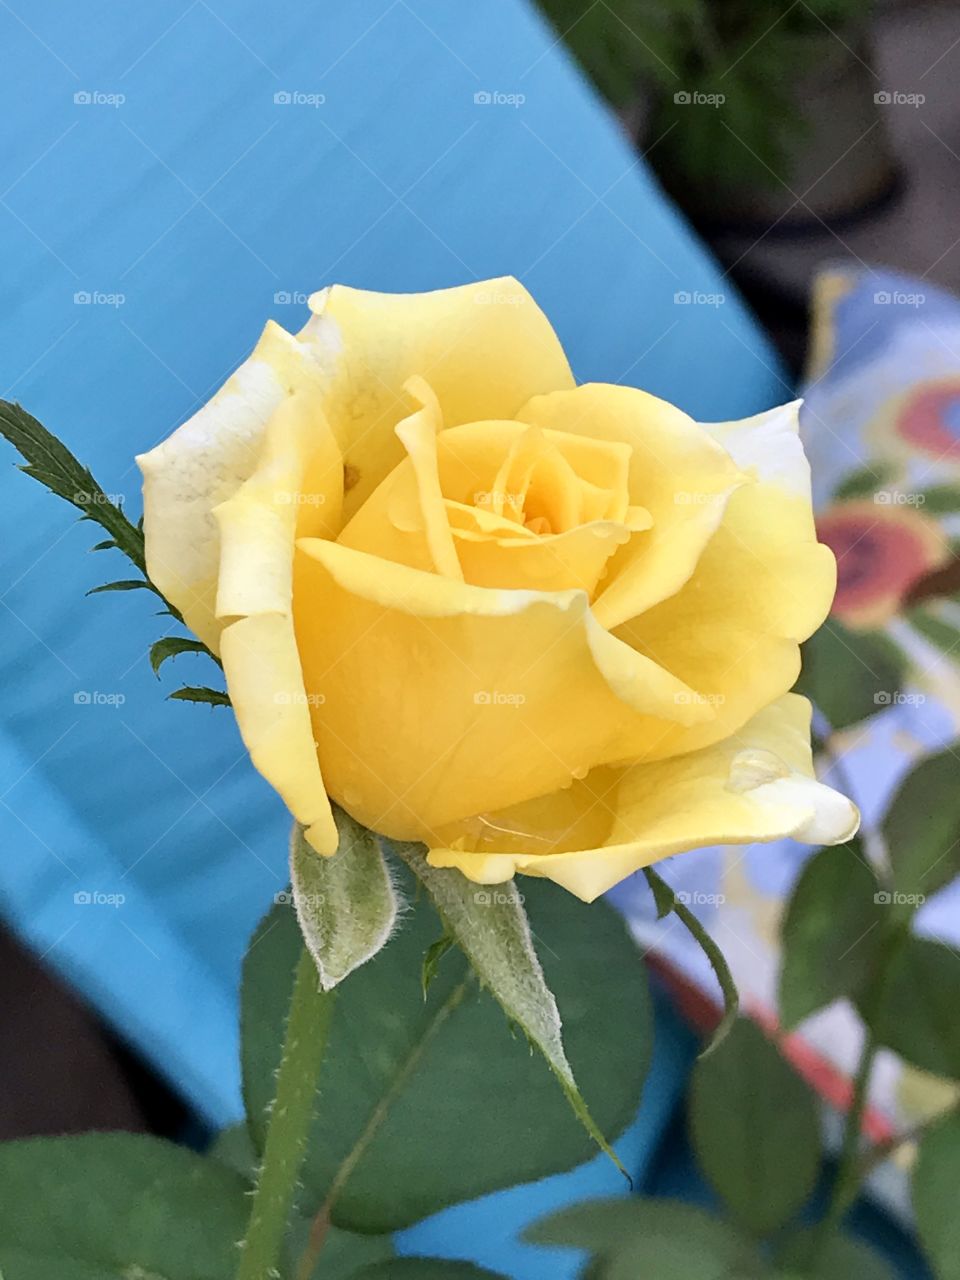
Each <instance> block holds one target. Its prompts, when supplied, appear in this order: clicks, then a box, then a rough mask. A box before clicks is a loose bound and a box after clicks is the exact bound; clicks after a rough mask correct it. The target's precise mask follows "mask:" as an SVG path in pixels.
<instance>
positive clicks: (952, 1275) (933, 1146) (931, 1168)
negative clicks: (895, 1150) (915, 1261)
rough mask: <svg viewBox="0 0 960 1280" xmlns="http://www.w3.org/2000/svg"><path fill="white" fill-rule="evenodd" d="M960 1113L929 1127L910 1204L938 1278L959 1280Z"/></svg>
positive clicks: (924, 1139) (916, 1172) (920, 1154)
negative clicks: (959, 1190) (958, 1190)
mask: <svg viewBox="0 0 960 1280" xmlns="http://www.w3.org/2000/svg"><path fill="white" fill-rule="evenodd" d="M958 1187H960V1116H958V1115H953V1116H951V1117H950V1118H949V1119H948V1120H945V1121H944V1122H943V1123H941V1124H939V1125H937V1126H936V1128H934V1129H931V1130H930V1132H929V1133H927V1134H925V1135H924V1137H923V1139H922V1140H921V1142H920V1151H919V1155H918V1157H917V1165H916V1169H915V1170H914V1175H913V1207H914V1210H915V1212H916V1215H917V1230H918V1232H919V1234H920V1240H921V1243H922V1244H923V1247H924V1249H925V1250H926V1253H927V1255H928V1257H929V1258H930V1261H931V1262H932V1263H933V1266H934V1268H935V1270H936V1274H937V1277H938V1280H960V1214H958V1213H957V1188H958Z"/></svg>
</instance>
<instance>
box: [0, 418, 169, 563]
mask: <svg viewBox="0 0 960 1280" xmlns="http://www.w3.org/2000/svg"><path fill="white" fill-rule="evenodd" d="M0 435H4V436H6V438H7V439H8V440H9V441H10V443H11V444H12V445H13V447H14V448H15V449H16V450H18V452H19V453H20V456H21V457H22V458H23V459H24V462H25V464H26V465H25V466H23V467H21V470H22V471H25V472H26V473H27V475H28V476H33V478H34V480H39V481H40V483H41V484H43V485H46V487H47V488H48V489H49V490H50V491H51V493H55V494H56V495H57V497H59V498H63V499H64V500H65V501H67V502H69V503H70V504H71V505H72V506H74V507H76V508H77V509H78V510H79V511H82V512H83V514H84V516H86V517H87V518H88V519H89V520H94V521H96V523H97V524H99V525H100V526H101V527H102V528H103V529H105V530H106V531H107V533H109V534H110V537H111V538H112V540H113V541H114V542H115V543H116V545H117V548H118V549H119V550H120V551H122V552H123V553H124V555H125V556H126V557H127V558H128V559H129V560H132V561H133V563H134V564H135V565H136V566H137V568H138V569H139V570H140V572H141V573H142V574H144V575H146V571H147V570H146V561H145V559H144V551H143V532H142V531H141V530H140V529H139V528H137V526H136V525H133V524H131V523H130V521H129V520H128V519H127V517H126V516H125V515H124V514H123V512H122V511H121V510H120V507H119V506H118V505H117V504H116V503H115V502H112V501H111V500H110V498H109V497H108V496H107V494H106V493H104V491H103V490H102V489H101V488H100V486H99V485H98V484H97V482H96V480H94V478H93V476H92V475H91V473H90V471H89V470H88V469H87V468H86V467H85V466H83V465H82V464H81V463H80V462H78V461H77V459H76V458H75V457H74V456H73V454H72V453H71V452H70V450H69V449H68V448H67V446H66V445H65V444H64V443H63V442H62V441H61V440H58V439H57V437H56V436H55V435H53V434H52V433H51V432H49V431H48V430H47V429H46V427H44V426H41V424H40V423H39V422H38V421H37V420H36V418H34V417H32V416H31V415H30V414H29V413H27V411H26V410H25V409H23V408H22V407H21V406H20V405H18V404H12V403H11V402H10V401H9V400H0Z"/></svg>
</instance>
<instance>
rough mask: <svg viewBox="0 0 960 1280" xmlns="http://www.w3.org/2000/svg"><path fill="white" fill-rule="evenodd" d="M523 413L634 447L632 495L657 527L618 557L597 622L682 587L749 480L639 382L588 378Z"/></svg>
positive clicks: (608, 623) (597, 606) (612, 621)
mask: <svg viewBox="0 0 960 1280" xmlns="http://www.w3.org/2000/svg"><path fill="white" fill-rule="evenodd" d="M519 417H520V419H521V421H523V422H532V423H537V424H538V425H539V426H542V427H550V428H552V429H553V430H555V431H565V432H569V433H570V434H571V435H573V436H588V437H590V438H591V439H597V440H607V441H618V442H622V443H625V444H628V445H630V447H631V449H632V451H633V452H632V455H631V458H630V479H629V484H630V501H631V502H632V503H635V504H638V505H639V506H642V507H645V508H646V510H647V511H649V512H650V514H651V515H652V516H653V528H652V529H651V530H650V531H649V533H647V534H645V535H644V536H642V537H639V538H634V539H632V540H631V542H630V543H629V544H628V545H627V546H625V547H624V548H623V550H622V551H620V552H619V553H618V554H617V556H616V557H615V559H614V560H612V561H611V563H610V566H609V569H608V572H607V577H606V579H605V580H604V583H603V589H602V590H601V592H600V595H599V596H598V597H597V599H596V600H595V602H594V605H593V612H594V615H595V616H596V618H597V620H598V621H599V622H601V623H602V624H603V626H605V627H608V628H611V629H612V628H613V627H615V626H616V625H617V624H618V623H620V622H624V621H626V620H627V619H628V618H632V617H634V616H635V615H636V614H638V613H641V612H642V611H643V610H645V609H649V608H650V606H651V605H654V604H656V603H657V602H658V601H660V600H665V599H666V598H667V597H668V596H671V595H673V594H674V592H675V591H677V590H679V588H680V587H681V586H682V585H683V584H684V583H685V582H686V581H687V579H688V578H689V577H690V574H691V573H692V572H693V569H694V566H695V565H696V563H697V560H698V559H699V557H700V553H701V552H702V550H703V548H704V546H705V545H706V543H707V540H708V539H709V538H710V536H711V534H712V533H713V531H714V530H715V529H716V527H717V525H718V524H719V523H720V519H721V517H722V515H723V510H724V506H725V504H726V501H727V499H728V497H729V496H730V494H731V493H732V492H733V490H734V489H735V488H736V487H737V486H738V485H740V484H743V483H744V480H745V479H746V477H745V476H744V475H743V474H742V473H741V472H740V470H739V469H738V467H737V466H736V465H735V463H734V462H732V461H731V459H730V456H729V454H728V453H727V452H726V451H725V449H723V448H722V447H721V445H720V444H718V443H717V441H716V440H714V439H711V437H710V435H709V434H708V433H707V431H706V430H705V429H704V428H702V427H700V426H698V424H697V423H695V422H694V421H693V419H692V418H689V417H688V416H687V415H686V414H685V413H683V412H682V411H681V410H680V409H677V408H676V407H675V406H674V405H672V404H668V403H667V401H666V400H658V399H657V397H656V396H651V395H649V394H648V393H647V392H646V391H638V390H636V388H634V387H616V386H610V385H607V384H606V383H587V384H586V385H585V386H582V387H577V388H576V390H574V391H560V392H556V393H554V394H553V395H548V396H537V397H535V398H534V399H533V400H531V401H530V403H529V404H527V405H525V406H524V408H523V409H521V411H520V414H519Z"/></svg>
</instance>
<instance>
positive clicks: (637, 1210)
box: [525, 1198, 769, 1280]
mask: <svg viewBox="0 0 960 1280" xmlns="http://www.w3.org/2000/svg"><path fill="white" fill-rule="evenodd" d="M525 1238H526V1239H527V1240H529V1241H531V1242H532V1243H534V1244H545V1245H561V1246H564V1245H565V1246H567V1247H569V1248H575V1249H584V1250H587V1251H589V1253H590V1254H591V1255H592V1257H593V1259H594V1261H593V1265H592V1267H591V1269H590V1271H589V1272H587V1274H588V1275H589V1276H590V1278H591V1280H637V1278H638V1277H641V1276H644V1277H645V1276H649V1277H651V1280H653V1277H656V1280H728V1278H731V1277H734V1276H735V1277H737V1280H750V1278H751V1277H760V1276H764V1275H768V1274H769V1272H768V1270H767V1268H766V1267H765V1265H764V1263H763V1260H762V1258H761V1257H760V1254H759V1253H758V1252H757V1249H756V1246H755V1245H754V1244H753V1243H752V1241H750V1240H749V1239H746V1238H744V1237H743V1236H742V1235H740V1234H739V1233H738V1232H737V1231H736V1230H735V1229H734V1228H733V1227H731V1226H730V1225H729V1224H728V1223H725V1222H721V1221H720V1220H719V1219H718V1218H715V1217H713V1216H712V1215H711V1214H708V1213H704V1211H703V1210H702V1209H696V1208H694V1207H693V1206H692V1205H688V1204H680V1203H678V1202H676V1201H673V1200H641V1199H633V1198H631V1199H622V1200H592V1201H590V1200H588V1201H586V1202H584V1203H582V1204H577V1205H574V1206H573V1207H572V1208H570V1209H563V1210H561V1211H560V1212H559V1213H555V1214H551V1215H550V1216H549V1217H547V1218H542V1219H541V1220H540V1221H539V1222H537V1223H535V1224H534V1225H533V1226H532V1227H529V1228H528V1229H527V1231H526V1233H525Z"/></svg>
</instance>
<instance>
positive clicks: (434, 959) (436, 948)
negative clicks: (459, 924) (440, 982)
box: [420, 933, 455, 1000]
mask: <svg viewBox="0 0 960 1280" xmlns="http://www.w3.org/2000/svg"><path fill="white" fill-rule="evenodd" d="M454 945H455V944H454V941H453V938H451V937H450V935H449V933H443V934H441V935H440V937H439V938H437V940H436V942H431V943H430V945H429V947H427V949H426V951H425V952H424V954H423V966H422V968H421V970H420V984H421V986H422V987H423V998H424V1000H426V998H427V995H428V994H429V991H430V984H431V983H432V982H433V980H434V978H435V977H436V976H437V970H438V969H439V967H440V961H441V960H442V959H443V957H444V956H445V955H446V954H447V952H448V951H449V950H450V948H451V947H452V946H454Z"/></svg>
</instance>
